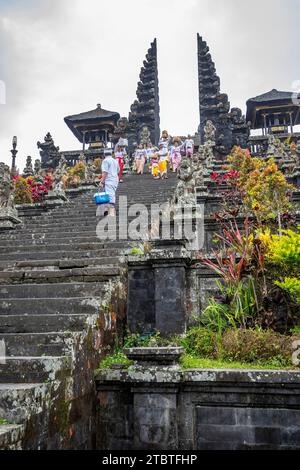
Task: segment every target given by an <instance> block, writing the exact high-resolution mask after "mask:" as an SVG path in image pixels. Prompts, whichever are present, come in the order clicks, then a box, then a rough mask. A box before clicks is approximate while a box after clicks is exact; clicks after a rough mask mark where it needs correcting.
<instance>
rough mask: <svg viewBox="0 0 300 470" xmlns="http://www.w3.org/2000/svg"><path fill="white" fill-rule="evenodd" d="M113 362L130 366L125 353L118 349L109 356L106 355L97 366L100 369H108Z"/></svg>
mask: <svg viewBox="0 0 300 470" xmlns="http://www.w3.org/2000/svg"><path fill="white" fill-rule="evenodd" d="M114 364H122V365H125V366H130V365H131V364H132V362H131V361H130V360H129V359H128V358H127V357H126V356H125V354H124V353H123V352H122V351H120V350H118V351H116V352H115V353H114V354H113V355H111V356H106V357H105V358H104V359H102V361H101V362H100V365H99V368H100V369H109V368H110V367H112V366H113V365H114Z"/></svg>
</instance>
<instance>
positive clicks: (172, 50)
mask: <svg viewBox="0 0 300 470" xmlns="http://www.w3.org/2000/svg"><path fill="white" fill-rule="evenodd" d="M299 22H300V2H299V0H251V2H245V1H240V0H213V1H212V0H127V1H124V0H105V1H104V0H0V47H1V51H0V80H1V81H3V82H5V84H6V104H0V161H6V162H7V163H8V162H10V152H9V150H10V148H11V138H12V136H13V135H17V136H18V140H19V144H18V147H19V155H18V161H17V163H18V166H20V167H21V169H23V166H24V162H25V159H26V156H27V155H32V157H33V158H37V157H38V156H39V153H38V150H37V147H36V142H37V141H38V140H43V137H44V136H45V134H46V133H47V132H48V131H50V132H51V133H52V135H53V137H54V139H55V143H56V145H59V146H60V149H61V150H72V149H78V148H80V144H79V142H78V141H77V140H76V138H75V137H74V136H73V134H72V133H71V132H70V130H69V129H68V128H67V126H66V125H65V123H64V121H63V118H64V117H65V116H67V115H69V114H76V113H80V112H83V111H88V110H90V109H93V108H95V107H96V104H97V103H101V104H102V106H103V107H104V108H106V109H109V110H113V111H118V112H119V113H120V114H121V115H122V116H127V115H128V111H129V107H130V105H131V103H132V102H133V101H134V99H135V91H136V85H137V81H138V75H139V71H140V68H141V66H142V62H143V60H144V56H145V54H146V51H147V49H148V47H149V45H150V42H151V41H152V40H153V38H154V37H157V40H158V61H159V81H160V106H161V127H162V128H166V129H167V130H168V131H169V132H170V133H171V134H172V135H176V134H187V133H193V132H195V131H196V129H197V127H198V124H199V110H198V85H197V56H196V51H197V43H196V34H197V32H199V33H200V34H201V35H202V36H203V37H204V38H205V40H206V41H207V42H208V44H209V46H210V48H211V53H212V56H213V60H214V61H215V63H216V67H217V72H218V74H219V75H220V77H221V86H222V91H223V92H225V93H228V95H229V98H230V102H231V105H232V106H239V107H241V108H242V109H243V111H244V112H245V102H246V100H247V99H248V98H251V97H253V96H256V95H258V94H261V93H263V92H266V91H269V90H270V89H272V88H278V89H282V90H292V89H293V88H292V87H293V82H295V81H297V80H298V81H299V80H300V65H299V51H298V48H299V44H300V28H299ZM2 88H3V86H2V87H1V82H0V101H1V99H3V90H2V93H1V89H2ZM299 91H300V90H299ZM1 96H2V98H1Z"/></svg>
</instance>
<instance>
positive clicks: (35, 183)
mask: <svg viewBox="0 0 300 470" xmlns="http://www.w3.org/2000/svg"><path fill="white" fill-rule="evenodd" d="M21 180H22V181H23V183H22V184H23V186H22V185H20V184H18V183H19V181H21ZM14 181H15V187H16V188H18V191H19V192H20V191H21V192H22V191H23V190H24V191H25V187H26V192H27V193H28V192H29V191H30V194H31V200H32V202H35V203H37V202H43V200H44V199H45V196H46V195H47V194H48V192H49V191H50V190H51V189H52V188H53V178H52V175H46V176H44V177H42V178H39V179H38V178H36V177H34V176H28V177H27V178H22V177H21V176H16V177H15V178H14ZM25 183H26V184H25ZM18 199H20V200H22V195H19V196H18ZM25 199H26V198H25ZM26 202H30V201H29V198H28V197H27V199H26Z"/></svg>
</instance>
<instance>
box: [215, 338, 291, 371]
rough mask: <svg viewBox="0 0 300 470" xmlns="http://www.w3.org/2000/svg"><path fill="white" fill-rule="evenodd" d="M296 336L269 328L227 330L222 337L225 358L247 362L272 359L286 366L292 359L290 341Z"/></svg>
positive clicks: (275, 362)
mask: <svg viewBox="0 0 300 470" xmlns="http://www.w3.org/2000/svg"><path fill="white" fill-rule="evenodd" d="M295 339H298V338H297V337H296V336H292V337H291V336H286V335H282V334H279V333H275V332H274V331H271V330H266V331H263V330H228V331H226V332H225V333H224V335H223V337H222V355H223V358H225V359H230V360H238V361H242V362H247V363H255V362H256V363H260V362H262V361H272V362H273V363H274V364H278V365H282V366H288V365H291V360H292V353H293V348H292V343H293V341H294V340H295Z"/></svg>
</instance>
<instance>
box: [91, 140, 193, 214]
mask: <svg viewBox="0 0 300 470" xmlns="http://www.w3.org/2000/svg"><path fill="white" fill-rule="evenodd" d="M193 152H194V141H193V139H192V138H191V136H188V138H187V139H186V140H185V141H184V142H183V141H182V140H181V139H180V138H179V137H175V138H174V139H173V140H172V139H171V138H170V137H169V134H168V132H167V131H163V132H162V135H161V138H160V140H159V142H158V146H157V147H155V146H153V145H152V143H151V142H148V143H147V144H146V145H145V144H143V143H140V144H139V145H138V147H137V149H136V151H135V153H134V156H133V158H134V165H133V167H134V170H135V171H136V173H137V175H142V174H143V173H144V167H145V164H148V169H149V171H150V172H151V174H152V176H153V178H154V179H167V178H168V167H169V168H170V169H171V170H172V171H173V172H174V173H176V172H177V171H178V169H179V168H180V165H181V161H182V157H183V156H186V157H187V158H191V157H192V156H193ZM126 158H127V153H126V149H125V147H122V146H119V145H117V146H116V147H115V149H114V150H113V149H111V150H107V151H106V153H105V158H104V160H103V162H102V177H101V180H100V184H99V188H100V189H104V190H105V192H106V193H107V194H108V195H109V200H110V202H109V204H108V207H107V208H104V214H103V215H105V216H106V215H111V216H114V215H115V203H116V191H117V188H118V184H119V183H122V182H123V174H124V164H125V160H126Z"/></svg>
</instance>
